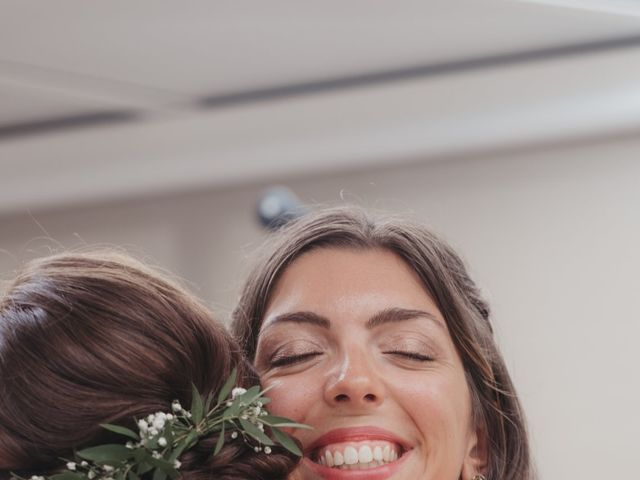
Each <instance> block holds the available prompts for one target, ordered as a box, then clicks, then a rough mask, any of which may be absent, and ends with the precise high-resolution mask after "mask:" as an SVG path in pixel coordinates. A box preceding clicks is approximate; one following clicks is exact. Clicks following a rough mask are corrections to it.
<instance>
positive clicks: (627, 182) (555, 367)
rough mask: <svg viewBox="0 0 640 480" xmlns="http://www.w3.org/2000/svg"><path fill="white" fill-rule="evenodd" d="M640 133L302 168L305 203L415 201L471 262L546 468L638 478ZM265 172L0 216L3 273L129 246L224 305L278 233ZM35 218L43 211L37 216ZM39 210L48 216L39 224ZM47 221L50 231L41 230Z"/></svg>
mask: <svg viewBox="0 0 640 480" xmlns="http://www.w3.org/2000/svg"><path fill="white" fill-rule="evenodd" d="M638 153H640V139H636V140H634V139H627V140H624V139H617V140H615V141H611V142H610V143H597V144H593V145H582V146H577V145H576V146H567V147H563V148H560V147H557V148H555V149H552V150H547V151H538V152H530V153H518V154H516V153H510V154H503V155H498V154H496V155H494V156H493V157H492V158H467V159H457V160H448V161H442V162H439V163H430V164H424V165H418V164H416V165H413V166H403V167H401V168H397V169H386V170H377V171H370V172H366V173H363V172H352V173H346V174H343V175H335V176H323V177H316V178H306V179H293V180H290V181H287V182H283V183H286V184H287V185H289V186H290V187H292V188H293V189H294V190H295V191H297V192H298V193H299V194H300V195H301V197H302V198H303V200H304V201H306V202H316V201H318V202H331V203H336V202H338V203H339V202H341V201H342V200H341V198H345V199H346V200H347V201H355V202H357V203H360V204H364V205H366V206H370V207H377V208H383V209H384V208H386V209H391V210H394V211H404V212H407V211H408V212H412V213H413V214H415V215H416V216H417V217H419V218H420V219H422V220H424V221H426V222H427V223H428V224H430V225H431V226H432V227H433V228H434V229H435V230H437V231H439V232H440V233H442V234H443V235H444V236H445V237H446V238H447V239H449V240H450V241H451V242H452V243H453V244H454V246H456V247H457V248H458V249H459V250H460V251H461V252H462V253H463V255H464V257H465V258H466V259H467V260H468V262H469V264H470V266H471V268H472V271H473V272H475V274H476V278H477V279H478V281H479V283H480V285H481V286H482V287H483V289H484V291H485V292H486V293H487V295H488V296H489V298H490V300H491V302H492V306H493V310H494V317H495V318H494V323H495V325H496V328H497V337H498V340H499V343H500V345H501V346H502V349H503V352H504V354H505V357H506V360H507V363H508V365H509V367H510V369H511V372H512V374H513V376H514V379H515V382H516V384H517V386H518V388H519V391H520V393H521V395H522V398H523V401H524V404H525V407H526V410H527V412H528V416H529V419H530V423H531V430H532V436H533V441H534V448H535V456H536V458H537V460H538V464H539V470H540V474H541V478H542V479H545V480H547V479H548V480H566V479H574V478H575V479H577V478H580V479H581V480H596V479H597V480H600V479H602V478H607V479H608V478H632V476H634V475H637V473H636V472H637V469H638V468H637V465H636V463H637V462H636V460H635V458H636V457H637V455H636V443H635V442H636V437H637V435H636V432H638V431H640V416H639V415H638V414H637V412H636V407H637V405H638V403H639V400H640V381H639V380H638V374H637V373H636V372H635V368H634V367H635V366H636V365H638V364H640V353H639V352H640V350H639V349H638V348H636V343H637V339H638V338H640V318H639V315H638V313H637V310H636V300H635V299H636V297H637V289H638V283H639V282H638V273H637V272H638V270H639V269H640V253H638V247H639V246H640V208H639V207H640V188H639V187H640V163H638V162H637V160H636V157H637V156H638ZM262 188H263V185H254V186H246V187H242V188H237V189H229V190H218V191H208V192H207V191H203V192H199V193H189V194H184V195H180V196H172V197H163V198H155V199H153V198H148V199H145V200H129V201H122V202H121V203H111V204H108V205H88V206H82V207H77V208H72V209H67V210H65V211H57V212H56V211H50V212H45V211H42V212H32V217H29V216H28V215H26V214H25V215H14V216H11V217H0V248H1V249H3V250H4V252H3V253H2V254H1V255H0V271H1V272H4V273H6V274H9V270H10V269H12V268H14V267H15V266H16V265H17V263H18V262H19V260H20V259H23V258H27V257H30V256H33V255H35V254H38V253H44V252H45V251H46V250H47V248H48V247H47V246H51V245H54V243H53V242H52V241H51V240H43V239H37V238H36V237H39V236H43V235H44V234H43V229H44V230H46V231H47V235H49V236H51V237H53V239H55V240H56V241H57V242H60V243H61V244H63V245H64V246H65V247H71V246H75V245H78V244H80V243H83V242H86V243H90V244H94V243H109V244H115V245H124V246H125V247H129V248H130V249H132V250H133V251H134V253H138V254H144V255H146V256H147V257H148V258H151V259H153V260H154V261H156V262H158V263H159V264H161V265H163V266H165V267H167V268H169V269H170V270H173V271H175V272H177V273H179V274H180V275H182V276H183V277H185V278H186V279H188V280H189V281H190V282H192V286H193V288H197V289H198V292H199V294H200V295H201V296H202V297H203V298H205V299H206V300H207V301H208V302H210V303H211V304H213V305H214V306H215V308H216V309H217V311H218V312H219V314H220V316H225V315H227V314H228V312H229V310H230V308H231V307H232V306H233V301H234V298H235V295H236V291H237V290H236V288H237V286H238V284H239V282H240V280H241V277H242V272H243V271H244V270H245V269H246V258H245V257H246V254H247V252H250V251H251V248H252V245H255V244H256V243H257V242H259V240H260V238H261V237H262V235H263V234H264V233H263V232H262V231H261V230H260V228H259V227H258V226H257V224H256V222H255V220H254V218H253V215H254V213H253V212H254V205H255V202H256V200H257V198H258V196H259V193H260V191H261V189H262ZM36 220H37V221H36ZM38 223H39V224H40V225H41V226H40V225H38ZM41 227H42V228H41Z"/></svg>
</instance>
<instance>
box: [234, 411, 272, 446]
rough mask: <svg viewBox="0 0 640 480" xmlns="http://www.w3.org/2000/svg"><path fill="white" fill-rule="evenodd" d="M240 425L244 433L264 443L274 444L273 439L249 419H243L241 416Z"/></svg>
mask: <svg viewBox="0 0 640 480" xmlns="http://www.w3.org/2000/svg"><path fill="white" fill-rule="evenodd" d="M240 425H242V430H244V431H245V433H247V434H249V435H251V436H252V437H253V438H255V439H256V440H258V441H259V442H260V443H263V444H265V445H275V443H273V440H271V439H270V438H269V437H267V436H266V435H265V433H264V432H263V431H262V430H260V429H259V428H258V427H256V426H255V425H254V424H253V423H251V422H250V421H248V420H244V419H242V418H241V419H240Z"/></svg>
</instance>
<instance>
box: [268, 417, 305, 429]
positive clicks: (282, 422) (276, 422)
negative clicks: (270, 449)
mask: <svg viewBox="0 0 640 480" xmlns="http://www.w3.org/2000/svg"><path fill="white" fill-rule="evenodd" d="M260 421H261V422H262V423H264V424H265V425H269V426H270V427H289V428H301V429H304V430H313V427H312V426H310V425H305V424H304V423H297V422H294V421H293V420H291V419H290V418H285V417H277V416H275V415H265V416H264V417H260Z"/></svg>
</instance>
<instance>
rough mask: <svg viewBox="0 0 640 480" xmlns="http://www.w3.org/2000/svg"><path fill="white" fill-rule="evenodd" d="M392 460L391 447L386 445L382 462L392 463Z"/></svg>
mask: <svg viewBox="0 0 640 480" xmlns="http://www.w3.org/2000/svg"><path fill="white" fill-rule="evenodd" d="M390 459H391V448H389V445H385V446H384V449H383V450H382V460H384V461H385V462H388V461H390Z"/></svg>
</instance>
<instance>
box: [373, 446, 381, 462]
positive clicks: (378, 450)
mask: <svg viewBox="0 0 640 480" xmlns="http://www.w3.org/2000/svg"><path fill="white" fill-rule="evenodd" d="M373 459H374V460H376V461H378V462H381V461H382V449H381V448H380V447H375V448H374V449H373Z"/></svg>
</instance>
